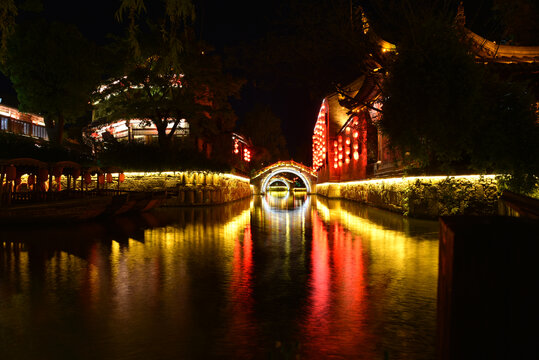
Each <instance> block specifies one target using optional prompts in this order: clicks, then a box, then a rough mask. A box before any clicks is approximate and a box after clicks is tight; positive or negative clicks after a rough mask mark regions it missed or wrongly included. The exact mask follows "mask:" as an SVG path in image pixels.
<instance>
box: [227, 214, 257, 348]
mask: <svg viewBox="0 0 539 360" xmlns="http://www.w3.org/2000/svg"><path fill="white" fill-rule="evenodd" d="M252 274H253V240H252V234H251V226H250V225H248V226H247V227H246V228H245V231H244V234H243V239H238V238H236V239H235V241H234V257H233V260H232V277H231V282H230V287H229V291H230V293H229V294H230V295H229V296H230V304H231V310H230V312H229V313H230V314H232V317H231V319H230V324H229V326H228V336H227V339H226V344H227V345H231V344H233V345H234V348H235V349H234V350H235V351H236V355H237V356H238V357H250V356H252V355H253V354H250V353H246V352H250V351H251V350H253V348H252V346H250V345H252V341H253V339H254V338H256V326H255V321H254V319H253V296H252V295H253V283H252Z"/></svg>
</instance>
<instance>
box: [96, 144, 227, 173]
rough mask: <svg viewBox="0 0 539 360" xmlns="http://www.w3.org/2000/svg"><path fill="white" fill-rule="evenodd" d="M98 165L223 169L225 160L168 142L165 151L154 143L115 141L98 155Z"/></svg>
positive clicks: (164, 168) (139, 168)
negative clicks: (169, 145) (167, 148)
mask: <svg viewBox="0 0 539 360" xmlns="http://www.w3.org/2000/svg"><path fill="white" fill-rule="evenodd" d="M98 163H99V165H100V166H117V167H120V168H122V169H124V170H126V171H165V170H213V171H221V172H226V171H229V170H230V166H228V165H227V164H226V163H224V162H221V161H218V160H214V159H208V158H206V157H205V156H204V154H201V153H199V152H198V151H196V150H195V149H194V148H193V147H182V146H181V144H176V143H174V144H171V147H170V149H169V150H164V149H163V148H161V147H160V146H158V145H157V144H141V143H128V142H117V143H113V144H109V146H108V147H107V148H106V149H105V150H104V151H103V152H101V153H100V154H99V156H98Z"/></svg>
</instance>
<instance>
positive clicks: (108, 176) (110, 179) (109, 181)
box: [107, 173, 113, 184]
mask: <svg viewBox="0 0 539 360" xmlns="http://www.w3.org/2000/svg"><path fill="white" fill-rule="evenodd" d="M112 181H113V180H112V174H111V173H108V174H107V184H110V183H112Z"/></svg>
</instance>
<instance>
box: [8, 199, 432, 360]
mask: <svg viewBox="0 0 539 360" xmlns="http://www.w3.org/2000/svg"><path fill="white" fill-rule="evenodd" d="M271 195H275V196H271ZM436 231H437V224H436V223H435V222H420V221H419V222H418V221H413V220H410V219H405V218H402V217H400V216H398V215H396V214H391V213H387V212H384V211H381V210H376V209H371V208H366V207H363V206H359V205H357V204H352V203H348V202H341V201H327V200H323V199H320V198H316V197H310V196H306V195H301V196H297V195H296V196H294V194H293V193H292V192H290V193H288V192H287V193H282V194H278V193H277V194H267V195H266V196H264V197H261V196H257V197H253V198H252V199H251V200H250V201H249V200H247V201H243V202H237V203H234V204H230V205H227V206H217V207H200V208H174V209H157V210H156V211H154V212H153V213H149V214H145V215H144V216H143V217H140V216H138V217H124V218H117V219H114V220H113V221H111V222H106V223H87V224H78V225H76V226H63V227H60V228H58V227H56V228H52V227H49V228H33V229H32V228H29V229H13V230H9V229H2V230H0V236H1V239H2V242H1V243H0V358H2V359H4V358H6V359H9V358H17V359H34V358H64V357H66V356H68V357H70V358H80V359H85V358H92V359H93V358H109V359H111V358H114V359H122V358H238V359H242V358H267V357H271V356H273V357H275V358H283V357H287V356H288V357H294V356H295V355H299V356H301V357H302V358H328V357H331V356H334V357H341V358H365V359H383V358H384V353H385V352H387V353H388V354H389V358H390V359H429V358H432V357H433V356H434V351H433V343H434V330H433V327H434V319H435V316H434V311H435V296H436V265H437V241H436V236H437V235H436ZM90 348H91V349H92V351H86V350H87V349H90ZM66 354H67V355H66Z"/></svg>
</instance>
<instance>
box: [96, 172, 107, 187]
mask: <svg viewBox="0 0 539 360" xmlns="http://www.w3.org/2000/svg"><path fill="white" fill-rule="evenodd" d="M97 182H98V183H99V185H103V184H104V183H105V174H99V175H98V176H97Z"/></svg>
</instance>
